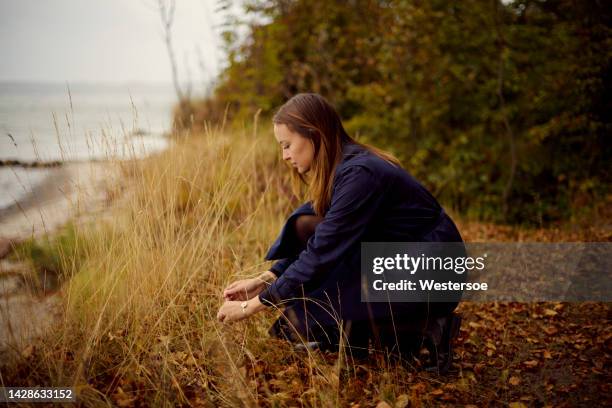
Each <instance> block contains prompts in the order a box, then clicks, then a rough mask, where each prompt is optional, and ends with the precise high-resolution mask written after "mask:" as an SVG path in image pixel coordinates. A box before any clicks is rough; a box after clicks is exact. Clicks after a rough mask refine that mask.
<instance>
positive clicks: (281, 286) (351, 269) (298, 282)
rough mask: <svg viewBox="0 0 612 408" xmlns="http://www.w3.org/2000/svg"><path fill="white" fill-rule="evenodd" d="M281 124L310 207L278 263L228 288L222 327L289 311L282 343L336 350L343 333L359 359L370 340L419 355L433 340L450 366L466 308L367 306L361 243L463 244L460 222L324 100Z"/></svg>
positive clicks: (277, 251)
mask: <svg viewBox="0 0 612 408" xmlns="http://www.w3.org/2000/svg"><path fill="white" fill-rule="evenodd" d="M273 123H274V136H275V138H276V140H277V142H278V143H279V144H280V147H281V149H282V157H283V160H285V161H286V162H287V163H288V164H289V165H290V166H291V168H292V170H291V171H292V176H293V179H294V181H297V183H298V184H299V182H303V183H306V184H307V187H308V194H309V198H310V200H309V201H308V202H307V203H306V204H304V205H302V206H301V207H299V208H298V209H297V210H295V211H294V212H293V214H291V216H290V217H289V219H288V220H287V223H286V224H285V226H284V228H283V230H282V232H281V234H280V236H279V238H278V239H277V240H276V242H275V243H274V244H273V246H272V247H271V248H270V250H269V252H268V254H267V255H266V260H271V259H278V261H277V262H276V263H275V264H274V265H273V266H272V267H271V268H270V270H269V271H266V272H264V273H263V274H261V275H260V276H259V277H257V278H253V279H244V280H239V281H237V282H234V283H232V284H230V285H229V286H228V287H227V288H225V290H224V292H223V294H224V297H225V299H226V301H225V303H224V304H223V305H222V306H221V308H220V309H219V312H218V315H217V318H218V319H219V320H220V321H222V322H232V321H237V320H241V319H244V318H246V317H249V316H252V315H253V314H255V313H257V312H259V311H262V310H265V309H266V308H268V307H270V306H283V307H284V314H283V316H282V317H281V318H280V319H279V320H277V321H276V322H275V324H274V326H273V327H272V329H271V330H270V333H271V334H272V335H273V336H277V337H282V338H286V339H289V340H291V341H295V342H300V341H301V342H304V343H302V344H313V343H308V342H315V343H314V344H316V345H318V346H319V347H326V348H332V349H333V348H334V347H337V345H338V344H339V343H340V340H341V339H340V337H341V335H340V333H343V336H345V340H347V341H348V344H349V346H351V350H352V351H356V350H359V349H361V350H367V347H368V341H369V340H373V341H374V342H375V345H378V346H385V347H388V348H389V349H392V350H395V351H402V348H403V349H404V351H412V350H413V349H414V348H415V346H416V345H417V344H416V343H418V341H419V340H420V339H421V338H420V337H419V335H420V334H423V333H425V334H426V335H427V337H431V338H432V342H433V345H435V346H437V347H438V352H439V353H440V355H441V356H442V355H443V354H444V353H443V352H441V351H440V350H439V347H443V348H445V350H446V351H448V356H446V359H447V360H449V358H450V350H449V349H448V347H449V345H450V340H451V337H452V335H453V334H454V333H456V332H457V330H458V323H459V321H458V320H457V319H456V318H455V319H453V318H452V311H453V310H454V309H455V307H456V306H457V302H452V303H430V304H424V303H389V304H385V303H367V302H361V301H360V299H361V298H360V290H361V287H360V285H361V280H360V243H361V242H362V241H364V242H382V241H385V242H392V241H396V242H414V241H423V242H462V239H461V235H460V234H459V232H458V231H457V228H456V227H455V225H454V223H453V221H452V220H451V219H450V218H449V216H448V215H446V213H445V212H444V210H443V209H442V207H441V206H440V205H439V204H438V202H437V201H436V200H435V198H434V197H433V196H432V195H431V194H430V193H429V192H428V191H427V190H426V189H425V188H424V187H423V186H421V185H420V184H419V183H418V182H417V181H416V180H415V179H414V178H412V176H410V174H408V173H407V172H406V171H405V170H404V169H402V168H401V166H400V164H399V162H398V160H397V159H396V158H395V157H393V156H392V155H390V154H389V153H386V152H384V151H381V150H378V149H376V148H374V147H371V146H367V145H364V144H362V143H359V142H357V141H355V140H354V139H352V138H351V137H350V136H349V135H348V134H347V133H346V131H345V130H344V127H343V125H342V122H341V121H340V118H339V116H338V114H337V113H336V111H335V109H334V108H333V107H332V106H331V105H330V104H329V103H328V102H327V101H326V100H325V99H324V98H323V97H322V96H320V95H318V94H312V93H309V94H298V95H296V96H294V97H293V98H291V99H290V100H289V101H287V103H285V104H284V105H283V106H282V107H281V108H280V109H279V110H278V112H277V113H276V114H275V116H274V118H273ZM294 187H296V188H297V185H296V183H294ZM447 343H448V344H447ZM402 352H403V351H402ZM449 362H450V361H443V362H442V363H441V364H442V365H448V363H449ZM437 368H440V364H437Z"/></svg>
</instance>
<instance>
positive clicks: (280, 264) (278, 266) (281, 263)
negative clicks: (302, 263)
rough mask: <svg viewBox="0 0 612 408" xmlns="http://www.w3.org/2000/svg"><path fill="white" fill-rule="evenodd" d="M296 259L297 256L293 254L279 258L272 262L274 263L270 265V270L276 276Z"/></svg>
mask: <svg viewBox="0 0 612 408" xmlns="http://www.w3.org/2000/svg"><path fill="white" fill-rule="evenodd" d="M296 259H297V256H294V257H292V258H283V259H279V260H278V261H276V262H274V264H273V265H272V266H271V267H270V271H271V272H272V273H273V274H275V275H276V277H277V278H278V277H279V276H281V275H282V274H283V272H285V271H286V270H287V268H288V267H289V265H291V264H292V263H293V262H294V261H295V260H296Z"/></svg>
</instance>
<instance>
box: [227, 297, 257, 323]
mask: <svg viewBox="0 0 612 408" xmlns="http://www.w3.org/2000/svg"><path fill="white" fill-rule="evenodd" d="M243 305H244V307H243ZM265 308H266V307H265V306H264V305H263V304H262V303H261V302H260V301H259V298H258V297H255V298H253V299H251V300H249V301H243V302H240V301H233V300H227V301H225V303H223V305H221V307H220V308H219V311H218V312H217V320H219V321H220V322H221V323H232V322H237V321H239V320H242V319H245V318H247V317H249V316H252V315H254V314H255V313H257V312H259V311H261V310H263V309H265Z"/></svg>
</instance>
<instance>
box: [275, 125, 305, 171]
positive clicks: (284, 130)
mask: <svg viewBox="0 0 612 408" xmlns="http://www.w3.org/2000/svg"><path fill="white" fill-rule="evenodd" d="M274 137H275V138H276V141H277V142H278V143H279V144H280V146H281V151H282V153H283V160H287V161H289V164H291V165H292V166H293V167H295V168H296V169H297V171H298V173H300V174H304V173H306V172H308V170H310V165H311V164H312V161H313V159H314V144H313V143H312V140H310V139H308V138H306V137H303V136H301V135H300V134H299V133H296V132H292V131H290V130H289V128H288V127H287V125H284V124H274Z"/></svg>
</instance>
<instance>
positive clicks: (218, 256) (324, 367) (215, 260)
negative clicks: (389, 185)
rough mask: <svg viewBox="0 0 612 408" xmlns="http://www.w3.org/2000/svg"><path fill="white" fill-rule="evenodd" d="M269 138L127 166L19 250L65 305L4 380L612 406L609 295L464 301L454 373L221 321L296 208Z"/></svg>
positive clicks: (136, 398) (79, 386)
mask: <svg viewBox="0 0 612 408" xmlns="http://www.w3.org/2000/svg"><path fill="white" fill-rule="evenodd" d="M270 138H271V136H270V135H264V136H263V137H262V136H260V135H259V134H257V132H255V131H254V130H253V129H246V130H243V131H235V132H234V133H232V134H231V135H227V134H224V133H220V132H218V131H210V132H207V133H206V134H205V135H202V136H199V137H197V138H193V139H191V140H188V141H185V142H183V143H180V144H179V145H177V146H176V147H174V148H172V149H170V150H169V151H167V152H164V153H162V154H161V155H158V156H156V157H153V158H150V159H147V160H144V161H135V162H129V163H122V164H119V166H121V169H122V174H123V175H124V177H123V179H122V180H121V181H120V182H119V183H118V184H117V185H116V186H114V187H113V189H111V190H109V191H108V197H109V208H108V209H107V210H106V211H105V212H104V213H103V214H100V216H99V217H96V218H95V220H94V222H88V223H82V224H78V225H73V226H72V227H71V230H70V234H66V233H64V236H63V238H62V237H61V234H59V235H60V238H62V239H59V238H58V237H55V238H54V237H51V238H49V239H48V240H46V241H45V243H29V244H28V245H30V246H29V248H31V247H32V246H36V248H37V252H33V251H30V252H27V251H25V252H24V251H21V252H20V248H16V249H15V253H16V255H15V256H19V254H21V255H22V256H24V254H25V255H27V256H30V257H34V258H36V257H35V256H34V255H33V254H34V253H36V254H41V253H42V254H45V253H46V254H47V255H48V254H49V253H51V254H56V255H57V254H60V255H61V256H60V258H61V261H60V262H57V264H56V265H55V268H56V269H57V272H58V273H59V274H60V276H62V277H63V279H64V285H63V287H62V290H61V294H62V299H63V300H64V304H63V309H62V316H61V318H60V319H59V321H58V322H57V325H56V326H55V329H54V330H53V331H52V332H50V333H49V334H48V335H47V336H46V337H44V338H42V339H40V340H39V341H37V342H32V344H29V345H27V346H26V347H23V348H20V349H15V350H12V352H11V353H6V354H5V356H6V358H5V359H4V361H3V363H2V365H1V368H0V369H1V370H2V371H1V378H0V379H1V381H2V384H4V385H12V386H26V385H30V386H35V385H39V386H40V385H47V386H51V385H54V386H60V385H61V386H73V387H75V389H76V391H77V395H78V398H79V403H80V404H81V405H84V406H105V405H115V406H176V405H182V406H210V407H213V406H231V407H234V406H279V407H280V406H323V407H326V406H353V407H357V406H360V407H381V408H383V407H388V406H391V407H407V406H414V407H418V406H443V405H445V406H457V405H462V406H512V407H522V406H554V407H557V406H589V407H590V406H603V405H610V404H611V403H612V401H611V398H610V385H609V384H610V383H612V381H611V378H610V374H609V367H610V346H611V342H612V328H611V325H610V305H609V304H607V303H586V302H585V303H552V302H548V303H469V302H464V303H462V304H461V305H460V306H459V309H458V312H459V313H461V315H462V316H463V324H462V327H461V331H460V336H459V339H458V340H457V342H456V347H455V352H456V356H455V360H454V362H453V365H452V367H451V371H450V373H448V374H447V375H444V376H438V375H436V374H430V373H426V372H425V371H423V370H421V369H420V368H419V363H418V360H413V361H410V362H408V363H406V364H403V365H401V364H400V365H398V364H396V363H394V362H393V361H390V360H389V359H388V358H386V356H385V355H383V354H382V353H373V354H372V355H371V357H370V359H369V360H367V361H357V362H355V361H353V360H351V358H350V356H347V355H345V353H322V352H312V353H308V354H304V353H299V352H295V351H294V350H293V349H292V347H291V346H290V345H289V344H287V343H285V342H282V341H279V340H274V339H271V338H270V337H269V336H268V334H267V330H268V328H269V326H270V325H271V323H272V322H273V320H274V318H275V317H276V316H277V314H276V313H274V312H269V313H261V314H259V315H257V316H255V317H254V318H252V319H249V321H248V322H240V323H237V324H234V325H231V326H227V325H222V324H219V323H217V322H216V321H215V319H214V316H215V314H216V310H217V308H218V307H219V305H220V304H221V301H222V300H221V298H220V293H221V290H222V288H223V287H224V286H225V285H226V284H227V283H228V282H230V281H231V280H233V279H236V278H240V277H245V276H255V275H256V274H258V273H259V272H261V271H262V270H265V268H267V267H268V264H266V263H262V261H261V259H262V257H263V254H265V251H266V250H267V246H268V244H269V243H270V242H272V240H273V239H274V237H275V235H276V234H277V233H278V229H279V228H280V226H281V225H282V223H283V221H284V217H285V216H286V215H287V213H288V211H290V209H291V208H293V207H294V206H295V205H296V203H297V201H295V200H293V199H292V198H291V194H290V193H289V187H288V186H289V184H288V180H287V178H286V175H285V174H284V172H283V167H282V166H281V164H280V163H279V160H278V157H277V156H278V155H277V152H276V151H275V150H274V146H272V144H271V143H267V142H268V140H269V139H270ZM456 219H457V220H458V226H459V229H460V230H461V232H462V234H463V236H464V238H465V239H466V241H471V242H476V241H525V242H534V241H537V242H564V241H568V242H575V241H610V240H611V238H612V235H611V233H610V217H609V215H607V214H605V212H602V213H600V214H599V215H598V218H597V219H596V220H594V219H587V220H586V221H585V220H581V221H580V222H578V221H576V222H572V223H566V224H563V225H560V226H557V227H555V228H552V227H547V228H538V229H527V228H519V227H509V226H499V225H493V224H487V223H482V222H476V221H468V220H462V219H461V218H460V217H456ZM21 249H22V250H23V248H21ZM42 258H44V259H46V258H45V257H42ZM54 259H57V257H55V258H54ZM30 261H32V264H33V265H34V266H35V267H41V266H44V265H40V263H41V262H44V261H41V260H40V259H30ZM37 262H38V264H37ZM603 273H609V271H603Z"/></svg>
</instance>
